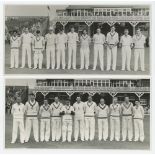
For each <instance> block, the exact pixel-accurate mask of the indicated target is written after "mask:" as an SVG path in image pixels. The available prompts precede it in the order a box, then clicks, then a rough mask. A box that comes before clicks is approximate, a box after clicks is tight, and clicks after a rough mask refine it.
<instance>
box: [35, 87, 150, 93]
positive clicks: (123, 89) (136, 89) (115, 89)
mask: <svg viewBox="0 0 155 155" xmlns="http://www.w3.org/2000/svg"><path fill="white" fill-rule="evenodd" d="M34 90H35V91H36V92H44V91H47V92H56V91H59V92H65V91H75V92H81V91H82V92H83V91H86V92H91V91H96V92H101V91H103V92H149V91H150V87H95V86H36V87H35V88H34Z"/></svg>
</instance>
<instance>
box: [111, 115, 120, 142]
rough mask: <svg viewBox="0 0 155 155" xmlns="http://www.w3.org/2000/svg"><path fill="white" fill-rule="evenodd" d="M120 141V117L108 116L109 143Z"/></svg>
mask: <svg viewBox="0 0 155 155" xmlns="http://www.w3.org/2000/svg"><path fill="white" fill-rule="evenodd" d="M114 139H115V140H116V141H120V117H117V116H110V141H113V140H114Z"/></svg>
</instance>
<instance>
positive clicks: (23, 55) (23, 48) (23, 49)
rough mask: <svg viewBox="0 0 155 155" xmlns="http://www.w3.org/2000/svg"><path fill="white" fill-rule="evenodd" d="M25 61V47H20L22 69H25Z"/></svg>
mask: <svg viewBox="0 0 155 155" xmlns="http://www.w3.org/2000/svg"><path fill="white" fill-rule="evenodd" d="M25 59H26V47H25V46H23V47H22V67H25Z"/></svg>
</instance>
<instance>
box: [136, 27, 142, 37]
mask: <svg viewBox="0 0 155 155" xmlns="http://www.w3.org/2000/svg"><path fill="white" fill-rule="evenodd" d="M136 34H137V35H138V36H139V35H141V30H140V28H138V29H137V30H136Z"/></svg>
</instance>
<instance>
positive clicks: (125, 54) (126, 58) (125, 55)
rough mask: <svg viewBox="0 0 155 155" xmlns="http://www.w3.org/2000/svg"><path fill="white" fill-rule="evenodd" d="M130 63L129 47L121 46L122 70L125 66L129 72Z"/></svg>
mask: <svg viewBox="0 0 155 155" xmlns="http://www.w3.org/2000/svg"><path fill="white" fill-rule="evenodd" d="M130 61H131V47H130V46H123V47H122V70H125V66H126V65H127V70H130Z"/></svg>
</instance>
